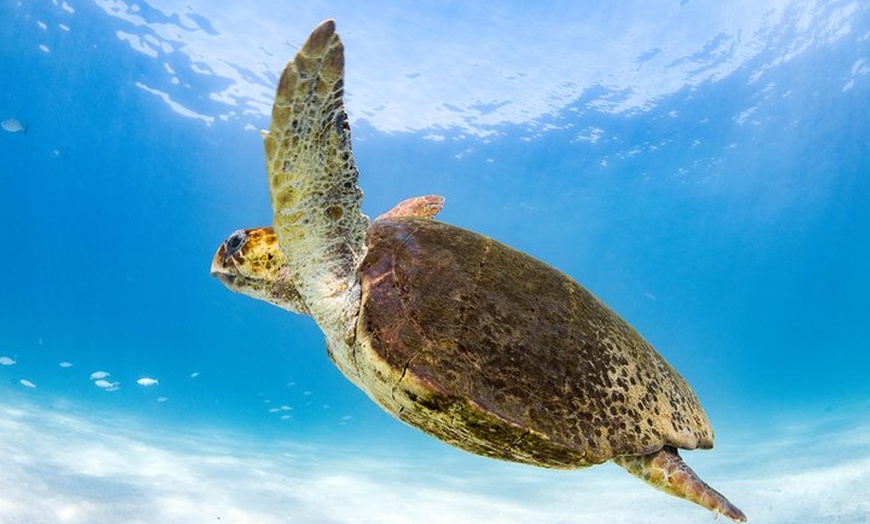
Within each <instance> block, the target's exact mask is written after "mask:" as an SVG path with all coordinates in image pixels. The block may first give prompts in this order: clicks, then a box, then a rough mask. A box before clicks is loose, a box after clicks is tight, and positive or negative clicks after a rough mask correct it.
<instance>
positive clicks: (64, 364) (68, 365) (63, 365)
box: [58, 361, 72, 368]
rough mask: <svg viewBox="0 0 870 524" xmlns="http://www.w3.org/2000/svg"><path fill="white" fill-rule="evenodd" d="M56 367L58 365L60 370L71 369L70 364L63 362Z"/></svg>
mask: <svg viewBox="0 0 870 524" xmlns="http://www.w3.org/2000/svg"><path fill="white" fill-rule="evenodd" d="M58 365H59V366H60V367H62V368H71V367H72V362H67V361H63V362H61V363H60V364H58Z"/></svg>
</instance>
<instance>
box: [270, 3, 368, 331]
mask: <svg viewBox="0 0 870 524" xmlns="http://www.w3.org/2000/svg"><path fill="white" fill-rule="evenodd" d="M343 92H344V54H343V48H342V44H341V42H340V40H339V39H338V35H337V34H336V33H335V24H334V23H333V22H332V21H331V20H328V21H326V22H324V23H322V24H320V25H319V26H318V27H317V28H316V29H315V30H314V31H313V32H312V34H311V36H310V37H309V38H308V40H307V41H306V42H305V44H304V45H303V47H302V48H301V49H300V50H299V52H298V54H297V55H296V57H295V58H294V59H293V60H292V61H291V62H290V63H288V64H287V67H286V68H285V69H284V72H283V74H282V75H281V79H280V81H279V84H278V91H277V94H276V95H275V105H274V107H273V111H272V124H271V128H270V131H269V134H268V135H267V136H266V139H265V148H266V167H267V170H268V176H269V186H270V189H271V196H272V209H273V212H274V217H273V227H274V229H275V232H276V234H277V235H278V239H279V241H280V245H281V248H282V250H283V251H284V253H285V254H286V256H287V263H288V266H289V268H290V276H291V279H292V281H293V282H294V283H295V285H296V287H297V289H298V291H299V293H300V295H301V296H302V297H303V299H304V300H305V302H306V304H307V305H308V307H309V310H310V311H311V314H312V315H313V316H314V318H315V320H316V321H317V323H318V324H319V325H320V326H321V327H322V328H323V329H324V331H325V332H327V333H329V332H330V330H331V329H334V330H335V331H341V329H339V326H338V325H336V324H337V323H338V324H341V323H345V322H346V321H345V320H344V318H343V317H342V316H341V315H342V314H346V312H344V311H343V310H344V308H345V303H346V301H347V297H346V295H347V292H348V287H349V286H351V285H352V284H353V282H354V281H355V278H356V271H357V268H358V267H359V262H360V260H362V257H363V256H364V255H365V243H364V238H365V232H366V227H367V226H368V222H369V220H368V217H366V216H365V215H364V214H362V212H361V210H360V205H361V203H362V190H360V188H359V186H358V185H357V179H358V176H359V175H358V172H357V168H356V165H355V164H354V160H353V153H352V151H351V139H350V127H349V125H348V122H347V115H346V113H345V110H344V103H343V101H342V96H343Z"/></svg>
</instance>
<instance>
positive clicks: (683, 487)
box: [613, 446, 746, 522]
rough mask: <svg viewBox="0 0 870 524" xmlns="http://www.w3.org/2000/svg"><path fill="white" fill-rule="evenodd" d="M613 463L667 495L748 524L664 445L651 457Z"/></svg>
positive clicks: (623, 459)
mask: <svg viewBox="0 0 870 524" xmlns="http://www.w3.org/2000/svg"><path fill="white" fill-rule="evenodd" d="M613 462H616V463H617V464H619V465H620V466H622V467H623V468H625V469H627V470H628V471H629V473H631V474H632V475H635V476H637V477H640V478H641V479H643V480H644V481H645V482H647V483H648V484H650V485H651V486H653V487H655V488H657V489H660V490H662V491H664V492H665V493H669V494H671V495H674V496H675V497H680V498H683V499H686V500H688V501H691V502H694V503H695V504H698V505H700V506H703V507H705V508H707V509H709V510H711V511H713V512H715V513H721V514H723V515H725V516H726V517H728V518H730V519H732V520H734V521H736V522H746V515H744V514H743V512H742V511H740V510H739V509H737V507H736V506H735V505H734V504H731V503H730V502H729V501H728V499H726V498H725V496H724V495H722V494H721V493H719V492H718V491H716V490H715V489H713V488H711V487H710V486H708V485H707V483H706V482H704V481H703V480H701V479H700V478H698V475H696V474H695V472H694V471H692V468H690V467H689V466H687V465H686V463H685V462H683V459H682V458H680V455H679V453H677V450H676V449H675V448H672V447H670V446H665V447H664V448H663V449H661V450H660V451H656V452H655V453H650V454H649V455H642V456H639V457H636V456H635V457H632V456H623V457H616V458H614V459H613Z"/></svg>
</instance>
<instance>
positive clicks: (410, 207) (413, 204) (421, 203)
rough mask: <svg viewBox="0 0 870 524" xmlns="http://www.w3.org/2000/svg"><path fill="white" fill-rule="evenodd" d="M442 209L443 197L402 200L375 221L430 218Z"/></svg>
mask: <svg viewBox="0 0 870 524" xmlns="http://www.w3.org/2000/svg"><path fill="white" fill-rule="evenodd" d="M442 207H444V197H443V196H440V195H425V196H418V197H414V198H408V199H406V200H402V201H401V202H399V203H398V204H396V206H395V207H394V208H393V209H391V210H389V211H387V212H386V213H384V214H383V215H380V216H379V217H378V218H376V219H375V220H389V219H391V218H399V217H420V218H432V217H434V216H435V215H437V214H438V212H439V211H441V208H442Z"/></svg>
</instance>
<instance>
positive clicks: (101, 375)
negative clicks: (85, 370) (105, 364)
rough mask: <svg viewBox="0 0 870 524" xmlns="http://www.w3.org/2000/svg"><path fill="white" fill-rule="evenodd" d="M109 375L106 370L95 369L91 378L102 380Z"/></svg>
mask: <svg viewBox="0 0 870 524" xmlns="http://www.w3.org/2000/svg"><path fill="white" fill-rule="evenodd" d="M108 376H109V373H107V372H105V371H94V372H93V373H91V380H100V379H104V378H106V377H108Z"/></svg>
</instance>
